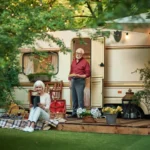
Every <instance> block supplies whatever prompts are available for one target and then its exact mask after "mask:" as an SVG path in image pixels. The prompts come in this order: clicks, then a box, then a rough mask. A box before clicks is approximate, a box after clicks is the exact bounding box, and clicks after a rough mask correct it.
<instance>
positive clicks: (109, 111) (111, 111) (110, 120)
mask: <svg viewBox="0 0 150 150" xmlns="http://www.w3.org/2000/svg"><path fill="white" fill-rule="evenodd" d="M102 112H103V113H104V116H106V122H107V124H109V125H111V124H116V119H117V115H118V113H119V112H122V107H121V106H117V107H116V108H115V107H103V108H102Z"/></svg>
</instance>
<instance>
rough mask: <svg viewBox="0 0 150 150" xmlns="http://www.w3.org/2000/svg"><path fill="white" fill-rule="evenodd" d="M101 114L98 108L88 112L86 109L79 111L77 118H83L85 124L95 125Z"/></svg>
mask: <svg viewBox="0 0 150 150" xmlns="http://www.w3.org/2000/svg"><path fill="white" fill-rule="evenodd" d="M100 116H101V113H100V111H99V109H98V108H93V109H91V110H87V109H85V108H83V109H82V108H78V109H77V117H78V118H82V119H83V122H87V123H94V122H96V120H95V119H96V118H98V117H100Z"/></svg>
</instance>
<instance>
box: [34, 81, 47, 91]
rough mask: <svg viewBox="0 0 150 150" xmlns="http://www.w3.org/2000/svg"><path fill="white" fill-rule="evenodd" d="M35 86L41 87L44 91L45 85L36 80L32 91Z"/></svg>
mask: <svg viewBox="0 0 150 150" xmlns="http://www.w3.org/2000/svg"><path fill="white" fill-rule="evenodd" d="M37 86H41V87H42V88H43V90H44V89H45V84H44V83H43V82H42V81H41V80H37V81H36V82H35V83H34V86H33V88H34V90H35V88H36V87H37Z"/></svg>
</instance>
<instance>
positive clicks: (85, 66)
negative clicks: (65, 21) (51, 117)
mask: <svg viewBox="0 0 150 150" xmlns="http://www.w3.org/2000/svg"><path fill="white" fill-rule="evenodd" d="M83 55H84V50H83V49H82V48H78V49H77V50H76V55H75V59H74V60H73V61H72V64H71V68H70V74H69V80H70V89H71V91H72V104H73V112H72V115H71V116H69V117H74V118H75V117H77V113H76V112H77V109H78V108H84V88H85V79H86V78H88V77H90V65H89V63H88V61H87V60H86V59H84V58H83Z"/></svg>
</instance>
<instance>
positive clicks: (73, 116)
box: [67, 114, 77, 118]
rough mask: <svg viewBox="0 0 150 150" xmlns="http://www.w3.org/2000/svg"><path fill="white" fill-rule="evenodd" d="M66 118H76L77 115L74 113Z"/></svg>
mask: <svg viewBox="0 0 150 150" xmlns="http://www.w3.org/2000/svg"><path fill="white" fill-rule="evenodd" d="M67 118H77V115H76V114H74V115H71V116H68V117H67Z"/></svg>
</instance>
